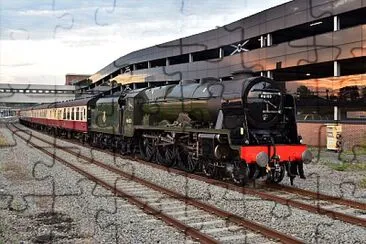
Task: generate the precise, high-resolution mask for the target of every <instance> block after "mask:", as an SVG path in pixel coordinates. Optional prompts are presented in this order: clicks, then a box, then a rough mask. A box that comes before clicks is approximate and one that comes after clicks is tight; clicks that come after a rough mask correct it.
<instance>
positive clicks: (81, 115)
mask: <svg viewBox="0 0 366 244" xmlns="http://www.w3.org/2000/svg"><path fill="white" fill-rule="evenodd" d="M79 113H80V115H79V116H80V120H83V108H80V110H79Z"/></svg>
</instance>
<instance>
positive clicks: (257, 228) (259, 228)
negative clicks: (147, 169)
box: [13, 125, 303, 243]
mask: <svg viewBox="0 0 366 244" xmlns="http://www.w3.org/2000/svg"><path fill="white" fill-rule="evenodd" d="M13 126H14V125H13ZM14 127H15V128H17V129H18V130H19V131H21V132H23V133H26V131H22V130H20V129H19V128H18V127H16V126H14ZM16 135H17V136H19V135H18V134H16ZM32 136H33V137H34V138H36V139H38V140H40V141H43V142H45V143H48V144H51V143H50V142H48V141H47V140H45V139H43V138H40V137H38V136H35V135H32ZM52 145H53V146H54V147H55V148H58V149H60V150H63V151H65V152H67V153H70V154H72V155H74V156H76V157H79V158H82V159H84V160H86V161H88V162H90V163H92V164H95V165H97V166H99V167H102V168H105V169H107V170H110V171H111V172H114V173H116V174H119V175H121V176H122V177H124V178H127V179H129V180H133V181H136V182H138V183H140V184H142V185H145V186H147V187H149V188H151V189H154V190H156V191H159V192H161V193H164V194H166V195H169V196H170V197H172V198H175V199H177V200H180V201H182V200H183V201H184V202H185V203H187V204H190V205H192V206H194V207H197V208H200V209H202V210H204V211H207V212H210V213H211V214H214V215H216V216H218V217H221V218H225V220H227V221H230V222H232V223H235V224H237V225H241V226H243V227H245V228H247V229H250V230H252V231H253V232H260V233H261V234H262V235H264V236H266V237H268V238H270V239H276V240H279V241H281V242H282V243H303V241H301V240H299V239H297V238H295V237H293V236H290V235H287V234H284V233H281V232H279V231H277V230H274V229H271V228H268V227H266V226H264V225H261V224H258V223H256V222H253V221H250V220H248V219H245V218H243V217H240V216H238V215H235V214H232V213H229V212H227V211H224V210H222V209H219V208H217V207H214V206H212V205H209V204H206V203H203V202H201V201H198V200H196V199H193V198H190V197H188V196H185V195H182V194H180V193H177V192H175V191H172V190H170V189H167V188H164V187H161V186H159V185H156V184H154V183H152V182H149V181H147V180H145V179H142V178H140V177H137V176H135V175H132V174H129V173H127V172H124V171H122V170H120V169H118V168H116V167H113V166H110V165H106V164H104V163H102V162H100V161H98V160H95V159H93V158H89V157H87V156H85V155H82V154H80V153H76V152H74V151H72V150H70V149H68V148H67V147H61V146H58V145H54V144H52ZM37 149H38V148H37ZM49 154H51V156H53V154H52V153H49ZM61 160H62V161H64V160H63V159H61ZM67 164H70V163H67ZM101 184H102V185H103V186H104V184H106V183H105V182H104V183H103V182H101ZM110 187H111V186H110ZM107 188H108V187H107ZM109 189H110V190H112V191H114V190H115V188H114V187H113V188H109ZM127 196H128V194H127ZM136 200H137V199H136ZM137 201H139V200H137ZM142 204H143V207H145V206H146V203H142ZM155 211H158V210H156V209H155ZM154 213H155V212H154ZM158 213H160V214H162V213H161V212H159V211H158ZM168 217H169V216H168ZM169 218H171V217H169ZM181 225H184V224H183V223H181ZM187 228H188V229H187ZM181 230H183V231H190V232H194V231H195V230H196V229H193V228H191V227H189V226H188V227H187V226H186V227H185V228H184V229H181ZM190 232H189V233H190ZM194 234H195V235H198V234H200V233H194ZM200 241H201V239H200Z"/></svg>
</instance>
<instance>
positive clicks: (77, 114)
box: [75, 108, 80, 120]
mask: <svg viewBox="0 0 366 244" xmlns="http://www.w3.org/2000/svg"><path fill="white" fill-rule="evenodd" d="M79 114H80V113H79V108H76V118H75V119H76V120H79Z"/></svg>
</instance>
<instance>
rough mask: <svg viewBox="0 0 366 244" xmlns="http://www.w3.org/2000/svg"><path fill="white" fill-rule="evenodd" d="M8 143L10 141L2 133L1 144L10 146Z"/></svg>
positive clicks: (0, 136)
mask: <svg viewBox="0 0 366 244" xmlns="http://www.w3.org/2000/svg"><path fill="white" fill-rule="evenodd" d="M8 145H9V143H8V142H7V140H6V139H5V137H4V136H3V135H1V134H0V146H8Z"/></svg>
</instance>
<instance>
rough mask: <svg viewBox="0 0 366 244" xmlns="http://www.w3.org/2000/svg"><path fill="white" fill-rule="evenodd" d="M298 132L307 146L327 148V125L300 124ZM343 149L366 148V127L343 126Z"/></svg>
mask: <svg viewBox="0 0 366 244" xmlns="http://www.w3.org/2000/svg"><path fill="white" fill-rule="evenodd" d="M297 130H298V132H299V135H301V136H302V137H303V141H304V143H305V144H307V145H310V146H318V145H320V146H321V147H326V145H327V144H326V124H322V123H298V124H297ZM342 138H343V141H342V143H343V148H344V149H345V150H350V149H351V148H352V147H353V146H354V145H363V146H366V125H364V124H342Z"/></svg>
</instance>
